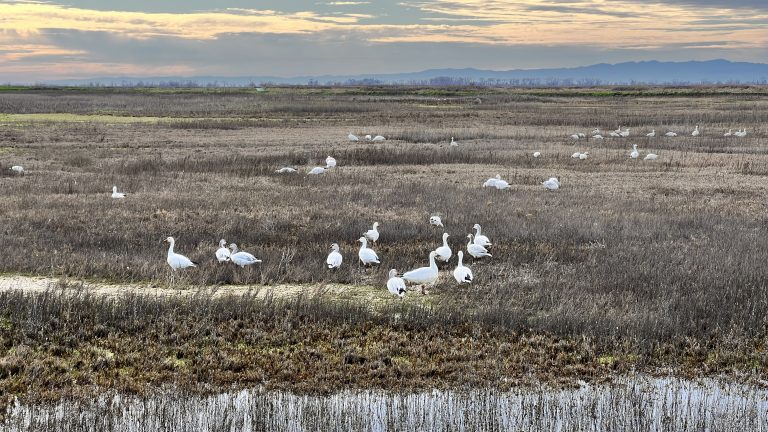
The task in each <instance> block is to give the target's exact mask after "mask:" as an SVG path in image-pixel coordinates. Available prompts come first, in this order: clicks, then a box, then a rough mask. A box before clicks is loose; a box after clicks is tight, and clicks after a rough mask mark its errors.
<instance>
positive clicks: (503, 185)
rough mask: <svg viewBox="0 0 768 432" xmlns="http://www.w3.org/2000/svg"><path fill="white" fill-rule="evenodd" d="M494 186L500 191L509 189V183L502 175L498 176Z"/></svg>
mask: <svg viewBox="0 0 768 432" xmlns="http://www.w3.org/2000/svg"><path fill="white" fill-rule="evenodd" d="M493 186H495V187H496V189H499V190H504V189H509V183H507V182H506V181H504V180H502V179H501V175H500V174H496V182H495V183H494V185H493Z"/></svg>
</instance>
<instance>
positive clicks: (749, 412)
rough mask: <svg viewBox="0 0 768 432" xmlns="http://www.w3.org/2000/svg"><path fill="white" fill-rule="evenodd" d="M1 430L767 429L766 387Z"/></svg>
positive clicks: (442, 395) (187, 411) (136, 415)
mask: <svg viewBox="0 0 768 432" xmlns="http://www.w3.org/2000/svg"><path fill="white" fill-rule="evenodd" d="M2 430H7V431H21V430H24V431H26V430H35V431H103V430H120V431H136V432H138V431H190V432H192V431H263V430H284V431H316V430H324V431H358V430H359V431H387V430H409V431H421V430H452V431H453V430H456V431H462V430H464V431H476V430H492V431H497V430H501V431H515V430H525V431H528V430H546V431H550V430H568V431H572V430H573V431H604V430H619V431H630V430H631V431H635V430H650V431H701V430H711V431H763V430H768V391H766V390H763V389H759V388H756V387H749V386H743V385H737V384H726V383H723V382H720V381H717V380H702V381H695V382H694V381H685V380H679V379H672V378H662V379H659V378H650V377H633V378H623V379H621V380H617V381H616V382H614V383H613V384H610V385H587V384H584V385H582V386H581V387H580V388H578V389H567V390H562V389H560V390H555V389H551V388H547V387H545V386H542V387H539V388H533V389H531V388H526V389H516V390H512V391H508V392H501V391H497V390H477V389H475V390H469V391H432V392H422V393H408V394H400V393H391V392H384V391H355V392H342V393H338V394H334V395H330V396H299V395H293V394H290V393H285V392H270V391H264V390H262V389H251V390H242V391H233V392H226V393H221V394H217V395H213V396H205V397H201V396H193V395H185V394H182V393H179V392H174V391H170V390H166V391H163V392H158V393H155V394H154V395H153V396H151V397H147V398H138V397H129V396H123V395H119V394H109V395H102V396H100V397H99V398H97V399H96V400H93V401H90V402H77V403H75V402H60V403H59V404H56V405H53V406H24V405H20V404H16V405H14V406H12V407H11V408H10V410H9V412H8V415H7V417H6V422H5V423H4V425H3V427H2Z"/></svg>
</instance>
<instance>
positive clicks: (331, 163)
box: [325, 156, 336, 169]
mask: <svg viewBox="0 0 768 432" xmlns="http://www.w3.org/2000/svg"><path fill="white" fill-rule="evenodd" d="M334 167H336V159H334V158H332V157H331V156H328V157H327V158H325V168H326V169H327V168H334Z"/></svg>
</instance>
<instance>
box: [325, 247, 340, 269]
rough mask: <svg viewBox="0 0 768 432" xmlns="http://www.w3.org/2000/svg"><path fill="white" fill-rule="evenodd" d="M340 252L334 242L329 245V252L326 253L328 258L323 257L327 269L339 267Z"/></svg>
mask: <svg viewBox="0 0 768 432" xmlns="http://www.w3.org/2000/svg"><path fill="white" fill-rule="evenodd" d="M342 259H343V258H342V256H341V253H340V252H339V245H338V244H336V243H334V244H332V245H331V253H329V254H328V258H326V259H325V263H326V264H328V268H329V269H333V268H339V267H341V261H342Z"/></svg>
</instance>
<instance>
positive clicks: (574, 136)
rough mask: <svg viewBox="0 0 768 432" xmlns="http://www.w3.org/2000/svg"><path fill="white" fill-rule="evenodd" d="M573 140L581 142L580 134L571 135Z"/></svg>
mask: <svg viewBox="0 0 768 432" xmlns="http://www.w3.org/2000/svg"><path fill="white" fill-rule="evenodd" d="M571 139H572V140H576V141H578V140H579V134H573V135H571Z"/></svg>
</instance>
